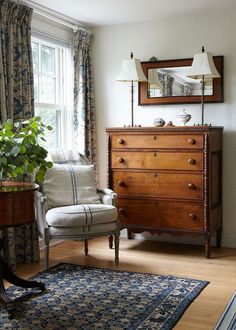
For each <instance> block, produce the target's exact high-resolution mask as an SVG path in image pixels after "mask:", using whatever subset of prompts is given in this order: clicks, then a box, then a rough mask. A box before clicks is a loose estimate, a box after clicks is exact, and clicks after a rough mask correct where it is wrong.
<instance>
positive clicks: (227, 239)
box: [121, 229, 236, 248]
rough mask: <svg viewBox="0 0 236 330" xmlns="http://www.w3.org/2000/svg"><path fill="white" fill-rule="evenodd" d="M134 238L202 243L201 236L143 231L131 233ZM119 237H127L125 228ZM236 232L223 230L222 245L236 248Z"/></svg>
mask: <svg viewBox="0 0 236 330" xmlns="http://www.w3.org/2000/svg"><path fill="white" fill-rule="evenodd" d="M133 235H134V236H133V237H134V238H135V239H137V240H138V239H139V240H150V241H159V242H173V243H183V244H195V245H203V244H204V239H203V237H201V236H196V237H192V236H190V235H184V236H172V235H170V234H162V235H158V234H154V235H152V234H150V233H148V232H144V233H142V234H133ZM121 237H127V230H126V229H123V230H122V231H121ZM235 237H236V234H235V235H233V234H232V233H231V235H227V234H225V233H224V232H223V234H222V241H221V246H222V247H228V248H236V241H235ZM211 245H212V246H215V245H216V235H215V234H213V235H212V238H211Z"/></svg>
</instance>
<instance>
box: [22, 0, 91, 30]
mask: <svg viewBox="0 0 236 330" xmlns="http://www.w3.org/2000/svg"><path fill="white" fill-rule="evenodd" d="M22 3H25V4H27V5H28V6H30V7H31V8H32V9H33V12H34V13H36V14H38V15H40V16H43V17H45V18H48V19H50V20H52V21H54V22H56V23H59V24H61V25H64V26H67V27H69V28H70V29H72V30H73V31H74V32H76V31H77V30H78V28H81V29H82V30H84V31H87V30H86V29H84V28H83V27H82V26H81V25H80V23H79V22H77V21H74V20H72V19H71V18H69V17H67V16H65V15H62V14H60V13H58V12H56V11H53V10H52V9H49V8H47V7H45V6H42V5H39V4H37V3H35V2H34V1H31V0H23V1H22ZM55 14H56V15H55ZM69 21H73V23H71V22H69Z"/></svg>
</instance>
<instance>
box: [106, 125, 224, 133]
mask: <svg viewBox="0 0 236 330" xmlns="http://www.w3.org/2000/svg"><path fill="white" fill-rule="evenodd" d="M223 129H224V128H223V126H208V125H204V126H202V125H201V126H164V127H154V126H150V127H147V126H143V127H138V126H134V127H130V126H127V127H109V128H106V132H118V131H119V132H120V131H123V132H159V133H161V132H173V133H176V132H181V133H184V132H186V133H188V132H195V133H201V132H210V131H223Z"/></svg>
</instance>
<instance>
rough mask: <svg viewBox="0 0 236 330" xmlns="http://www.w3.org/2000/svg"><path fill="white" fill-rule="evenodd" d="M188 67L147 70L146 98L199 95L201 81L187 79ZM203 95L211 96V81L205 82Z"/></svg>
mask: <svg viewBox="0 0 236 330" xmlns="http://www.w3.org/2000/svg"><path fill="white" fill-rule="evenodd" d="M189 68H190V66H179V67H164V68H153V69H148V97H150V98H152V97H169V96H195V95H198V96H199V95H201V88H202V85H201V80H200V79H199V80H196V79H192V78H188V77H187V74H188V71H189ZM204 94H205V95H213V81H212V79H209V80H207V81H205V91H204Z"/></svg>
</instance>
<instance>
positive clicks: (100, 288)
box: [0, 264, 209, 330]
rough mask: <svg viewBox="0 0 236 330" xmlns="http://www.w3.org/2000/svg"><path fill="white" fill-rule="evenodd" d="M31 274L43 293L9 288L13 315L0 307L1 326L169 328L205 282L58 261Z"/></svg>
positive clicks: (51, 328) (103, 328) (116, 328)
mask: <svg viewBox="0 0 236 330" xmlns="http://www.w3.org/2000/svg"><path fill="white" fill-rule="evenodd" d="M32 279H34V280H37V281H41V282H44V283H45V284H46V288H47V290H46V291H44V292H40V291H38V292H37V291H34V292H33V293H32V290H33V289H23V288H18V287H15V286H13V287H10V288H9V289H8V290H7V292H8V294H9V296H11V297H12V298H16V297H19V296H22V295H23V296H22V298H20V300H19V301H18V303H15V304H14V306H15V310H14V314H13V315H14V318H13V319H9V317H8V312H7V311H6V310H5V309H3V308H1V310H0V311H1V318H0V329H14V330H16V329H21V330H22V329H24V330H28V329H37V330H39V329H47V330H59V329H63V330H65V329H69V330H76V329H101V330H105V329H115V330H123V329H128V330H132V329H145V330H147V329H163V330H164V329H165V330H167V329H172V328H173V326H174V325H175V324H176V323H177V322H178V320H179V319H180V317H181V316H182V315H183V313H184V311H185V310H186V309H187V308H188V306H189V305H190V304H191V303H192V302H193V300H194V299H195V298H196V297H197V296H198V295H199V294H200V292H201V291H202V290H203V289H204V287H206V286H207V284H208V283H209V282H207V281H199V280H195V279H189V278H180V277H173V276H162V275H153V274H145V273H144V274H143V273H134V272H127V271H121V270H109V269H102V268H93V267H86V266H76V265H71V264H59V265H57V266H55V267H53V268H51V269H49V270H48V271H43V272H41V273H39V274H37V275H36V276H34V277H32Z"/></svg>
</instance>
